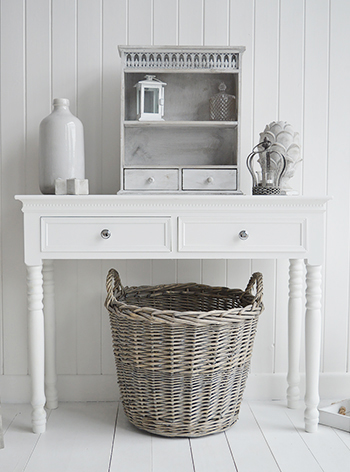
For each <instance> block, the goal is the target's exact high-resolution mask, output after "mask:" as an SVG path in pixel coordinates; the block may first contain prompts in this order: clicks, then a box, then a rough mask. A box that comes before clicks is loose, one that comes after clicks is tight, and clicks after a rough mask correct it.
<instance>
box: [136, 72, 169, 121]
mask: <svg viewBox="0 0 350 472" xmlns="http://www.w3.org/2000/svg"><path fill="white" fill-rule="evenodd" d="M165 86H166V83H165V82H161V81H160V80H158V79H156V76H155V75H146V77H145V80H140V81H139V82H138V83H137V84H136V85H135V87H136V106H137V119H138V120H139V121H162V120H163V116H164V87H165Z"/></svg>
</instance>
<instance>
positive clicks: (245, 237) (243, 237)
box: [238, 229, 249, 241]
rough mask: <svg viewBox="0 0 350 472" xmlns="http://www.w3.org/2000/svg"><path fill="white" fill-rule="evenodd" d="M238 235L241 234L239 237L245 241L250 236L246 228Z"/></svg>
mask: <svg viewBox="0 0 350 472" xmlns="http://www.w3.org/2000/svg"><path fill="white" fill-rule="evenodd" d="M238 236H239V239H242V240H243V241H245V240H246V239H248V238H249V234H248V233H247V231H246V230H245V229H243V230H242V231H240V232H239V234H238Z"/></svg>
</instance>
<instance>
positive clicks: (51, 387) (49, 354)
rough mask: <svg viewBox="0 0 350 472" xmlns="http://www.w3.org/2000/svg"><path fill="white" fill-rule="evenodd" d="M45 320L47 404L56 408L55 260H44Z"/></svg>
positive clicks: (50, 407) (51, 407)
mask: <svg viewBox="0 0 350 472" xmlns="http://www.w3.org/2000/svg"><path fill="white" fill-rule="evenodd" d="M43 286H44V320H45V393H46V406H47V408H49V409H50V410H54V409H55V408H57V406H58V396H57V387H56V383H57V375H56V329H55V292H54V272H53V261H51V260H47V261H44V265H43Z"/></svg>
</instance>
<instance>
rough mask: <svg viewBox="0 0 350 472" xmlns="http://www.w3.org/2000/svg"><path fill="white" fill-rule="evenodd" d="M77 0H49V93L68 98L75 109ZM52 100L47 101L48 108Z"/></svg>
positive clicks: (73, 111)
mask: <svg viewBox="0 0 350 472" xmlns="http://www.w3.org/2000/svg"><path fill="white" fill-rule="evenodd" d="M76 9H77V2H76V0H55V1H53V2H52V16H51V24H52V39H51V42H52V46H51V47H52V56H51V59H50V63H51V69H52V79H51V80H52V97H51V98H59V97H61V98H68V99H69V101H70V109H71V112H72V113H74V114H76V113H77V103H76V101H77V96H76V94H77V74H76V71H77V19H76ZM51 105H52V100H51V99H50V102H49V103H48V104H47V113H46V114H49V113H50V111H51Z"/></svg>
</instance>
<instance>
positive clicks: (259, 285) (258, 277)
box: [245, 272, 263, 304]
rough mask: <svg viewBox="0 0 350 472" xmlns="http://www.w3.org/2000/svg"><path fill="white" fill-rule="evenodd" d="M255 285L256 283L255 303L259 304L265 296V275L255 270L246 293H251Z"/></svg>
mask: <svg viewBox="0 0 350 472" xmlns="http://www.w3.org/2000/svg"><path fill="white" fill-rule="evenodd" d="M254 285H256V294H255V297H254V302H253V303H257V304H259V303H260V302H261V299H262V296H263V276H262V274H261V273H260V272H254V274H253V275H252V276H251V277H250V279H249V282H248V285H247V288H246V289H245V293H249V294H251V293H252V290H253V287H254Z"/></svg>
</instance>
